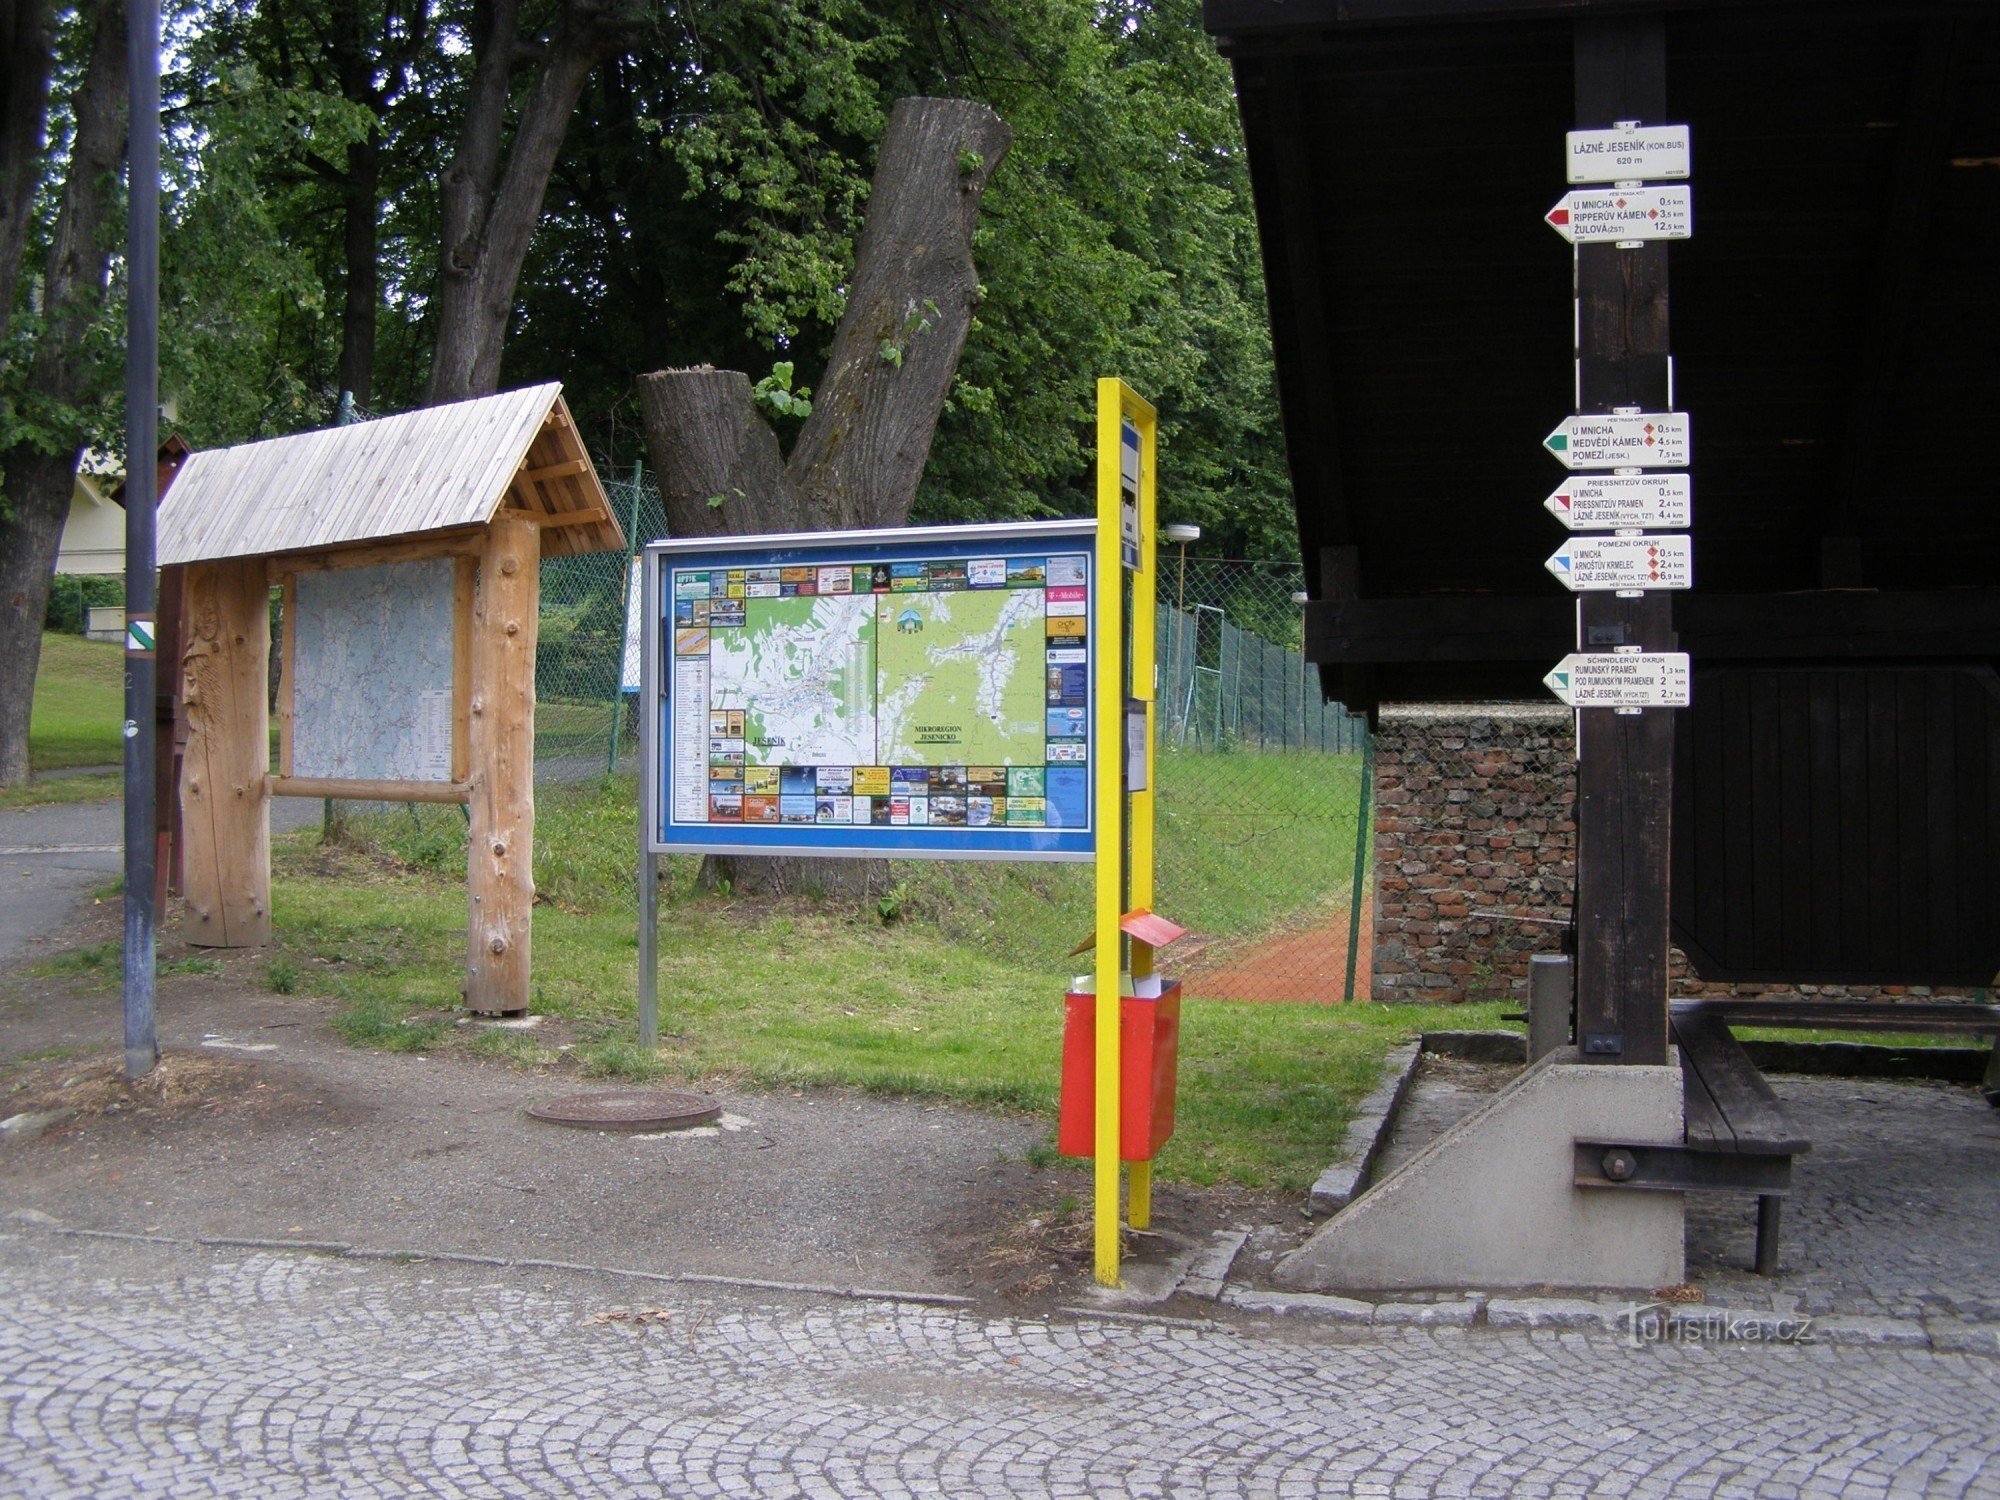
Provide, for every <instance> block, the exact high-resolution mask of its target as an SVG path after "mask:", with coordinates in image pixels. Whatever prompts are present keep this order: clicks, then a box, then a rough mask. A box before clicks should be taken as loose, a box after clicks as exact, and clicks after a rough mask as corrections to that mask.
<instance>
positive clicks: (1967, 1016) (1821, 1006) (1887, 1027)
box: [1674, 999, 2000, 1109]
mask: <svg viewBox="0 0 2000 1500" xmlns="http://www.w3.org/2000/svg"><path fill="white" fill-rule="evenodd" d="M1674 1015H1675V1017H1676V1018H1679V1017H1681V1016H1686V1015H1706V1016H1713V1017H1715V1018H1716V1019H1718V1020H1720V1021H1722V1022H1724V1023H1725V1024H1727V1025H1731V1026H1770V1027H1796V1028H1800V1029H1810V1030H1821V1029H1824V1030H1827V1031H1887V1032H1894V1033H1898V1034H1900V1033H1906V1032H1925V1033H1932V1034H1937V1033H1950V1034H1956V1035H1960V1036H1975V1037H1976V1036H1991V1037H1993V1038H1995V1041H1994V1044H1993V1048H1992V1050H1991V1051H1990V1052H1989V1053H1988V1054H1987V1058H1986V1077H1985V1079H1984V1080H1983V1081H1982V1082H1981V1083H1980V1085H1979V1091H1980V1092H1981V1093H1982V1094H1984V1095H1985V1096H1986V1102H1987V1103H1988V1104H1991V1105H1992V1106H1994V1107H1995V1108H1996V1109H2000V1005H1986V1004H1976V1003H1973V1002H1970V1001H1963V1000H1928V1001H1897V1002H1894V1003H1886V1002H1883V1001H1876V1000H1764V999H1757V1000H1678V1001H1675V1002H1674Z"/></svg>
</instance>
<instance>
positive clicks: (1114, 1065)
mask: <svg viewBox="0 0 2000 1500" xmlns="http://www.w3.org/2000/svg"><path fill="white" fill-rule="evenodd" d="M1123 386H1124V382H1123V381H1120V380H1099V381H1098V382H1097V552H1096V557H1097V567H1096V570H1095V571H1096V575H1097V576H1096V577H1095V578H1093V579H1092V580H1091V591H1092V593H1093V594H1094V595H1095V596H1096V597H1095V598H1094V599H1093V600H1092V601H1091V603H1092V616H1093V624H1092V629H1091V632H1090V646H1091V653H1092V657H1091V661H1092V667H1091V670H1092V677H1093V681H1092V683H1091V703H1092V705H1093V713H1094V714H1095V719H1096V721H1095V723H1093V724H1092V725H1091V736H1092V739H1093V740H1094V742H1095V743H1094V746H1093V749H1092V754H1093V755H1094V757H1095V761H1096V766H1095V770H1096V775H1095V786H1094V789H1093V790H1094V798H1095V805H1094V807H1093V813H1094V816H1093V817H1092V819H1091V821H1092V822H1093V823H1094V824H1095V825H1096V829H1097V859H1096V870H1097V921H1096V945H1095V948H1094V950H1093V951H1094V952H1095V955H1096V975H1097V982H1096V991H1097V999H1096V1016H1095V1022H1096V1025H1095V1035H1094V1042H1095V1048H1094V1050H1095V1053H1096V1058H1095V1072H1096V1078H1095V1094H1096V1098H1095V1100H1094V1103H1095V1106H1096V1108H1095V1110H1094V1112H1093V1113H1094V1115H1095V1119H1094V1120H1093V1121H1092V1124H1093V1126H1094V1131H1093V1138H1092V1158H1093V1160H1092V1166H1093V1168H1094V1177H1095V1189H1096V1191H1095V1195H1094V1197H1095V1201H1094V1224H1093V1227H1094V1230H1095V1235H1094V1244H1095V1251H1096V1265H1097V1279H1098V1281H1099V1282H1100V1283H1101V1284H1103V1285H1105V1286H1116V1285H1118V1150H1119V1141H1118V1106H1119V1102H1120V1099H1121V1097H1122V1095H1121V1093H1120V1088H1119V1083H1120V1080H1119V1063H1120V1061H1121V1057H1120V1048H1119V1034H1118V1033H1119V1024H1118V1023H1119V1021H1120V1019H1121V1018H1122V1016H1123V1014H1124V1004H1123V1000H1122V998H1121V996H1120V993H1119V984H1118V978H1119V970H1120V968H1121V967H1122V965H1121V963H1120V961H1119V960H1120V957H1121V954H1120V946H1121V945H1120V937H1121V934H1120V932H1119V928H1118V919H1119V917H1120V916H1121V915H1122V914H1123V913H1122V912H1121V911H1120V909H1119V897H1120V895H1121V892H1120V889H1119V888H1120V886H1121V885H1122V884H1123V882H1122V880H1121V878H1120V877H1121V876H1122V874H1123V873H1124V862H1125V827H1124V824H1125V819H1124V812H1125V808H1124V797H1123V787H1122V786H1121V784H1120V762H1121V761H1122V759H1123V754H1124V743H1125V733H1124V716H1125V702H1124V699H1125V693H1124V680H1123V679H1124V655H1125V653H1124V650H1123V643H1124V639H1125V621H1124V618H1123V614H1124V593H1125V589H1124V578H1123V576H1122V574H1121V569H1122V568H1123V562H1122V560H1121V558H1120V556H1119V553H1120V547H1119V525H1118V523H1119V510H1118V504H1119V502H1118V477H1119V471H1118V461H1119V451H1120V444H1121V443H1122V441H1123V438H1124V432H1123V428H1122V425H1121V422H1120V417H1121V414H1122V412H1123V409H1124V406H1123V402H1121V401H1120V400H1119V393H1120V391H1121V390H1122V388H1123Z"/></svg>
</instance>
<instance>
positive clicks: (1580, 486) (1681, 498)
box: [1542, 474, 1694, 531]
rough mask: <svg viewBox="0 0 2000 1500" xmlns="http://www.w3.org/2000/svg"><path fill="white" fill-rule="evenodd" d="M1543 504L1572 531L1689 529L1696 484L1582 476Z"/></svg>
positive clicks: (1680, 477) (1680, 478)
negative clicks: (1676, 527)
mask: <svg viewBox="0 0 2000 1500" xmlns="http://www.w3.org/2000/svg"><path fill="white" fill-rule="evenodd" d="M1542 504H1544V505H1546V506H1547V507H1548V508H1549V512H1550V514H1552V515H1553V516H1554V517H1555V518H1556V519H1557V520H1558V521H1560V522H1562V523H1563V525H1565V526H1567V527H1568V528H1569V529H1570V530H1571V531H1626V530H1638V529H1640V528H1642V527H1647V526H1667V527H1675V526H1691V525H1693V524H1694V481H1693V480H1692V479H1690V478H1688V476H1687V475H1685V474H1579V475H1577V476H1576V477H1575V478H1574V479H1565V480H1564V481H1563V483H1562V488H1561V489H1559V490H1557V491H1556V492H1555V493H1554V494H1553V495H1551V496H1549V498H1548V499H1546V500H1544V501H1543V502H1542Z"/></svg>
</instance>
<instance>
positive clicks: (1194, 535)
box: [1160, 521, 1201, 744]
mask: <svg viewBox="0 0 2000 1500" xmlns="http://www.w3.org/2000/svg"><path fill="white" fill-rule="evenodd" d="M1160 535H1161V536H1163V537H1165V538H1166V539H1167V540H1168V541H1170V542H1172V543H1174V544H1175V545H1176V546H1178V547H1179V548H1180V549H1181V570H1180V577H1179V578H1178V579H1177V580H1176V581H1175V583H1174V634H1173V648H1174V649H1173V663H1174V664H1173V669H1172V673H1171V675H1170V676H1169V678H1168V681H1169V682H1170V683H1172V684H1173V688H1172V690H1173V691H1175V692H1178V691H1179V686H1180V680H1181V667H1182V665H1183V663H1182V661H1181V628H1182V627H1181V621H1182V620H1183V619H1184V618H1185V617H1186V614H1187V549H1188V543H1189V542H1198V541H1200V540H1201V528H1200V527H1199V526H1194V525H1190V524H1189V523H1188V522H1186V521H1176V522H1175V523H1174V524H1173V525H1171V526H1163V527H1161V528H1160ZM1192 674H1193V668H1192V666H1190V667H1189V678H1188V680H1189V682H1192V681H1193V680H1194V679H1193V675H1192ZM1178 717H1179V719H1180V721H1181V742H1182V743H1183V744H1185V743H1186V741H1187V709H1186V707H1184V706H1183V707H1180V708H1179V713H1178Z"/></svg>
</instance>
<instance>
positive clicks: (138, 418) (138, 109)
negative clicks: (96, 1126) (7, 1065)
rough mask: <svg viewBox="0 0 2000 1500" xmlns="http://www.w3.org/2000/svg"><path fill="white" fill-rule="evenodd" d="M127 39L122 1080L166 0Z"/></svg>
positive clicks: (135, 1050)
mask: <svg viewBox="0 0 2000 1500" xmlns="http://www.w3.org/2000/svg"><path fill="white" fill-rule="evenodd" d="M125 42H126V50H127V54H128V58H129V62H130V74H131V81H130V93H129V96H128V97H129V101H130V118H131V138H130V146H129V151H128V163H129V177H130V183H129V191H128V193H127V196H126V208H125V235H126V274H127V277H128V283H127V295H126V301H125V1076H126V1077H128V1078H141V1077H144V1076H145V1075H146V1074H148V1073H150V1072H152V1071H153V1068H154V1067H155V1066H156V1065H157V1064H158V1063H159V1060H160V1043H159V1034H158V1031H157V1029H156V1027H155V1022H154V1015H153V980H154V951H153V948H154V938H153V921H154V916H155V913H154V911H153V895H154V893H153V879H154V875H155V873H156V866H157V861H158V855H159V849H158V845H157V843H156V842H155V839H154V829H153V808H154V788H153V770H154V763H155V740H156V738H157V736H156V735H155V734H154V733H153V719H154V705H153V687H154V682H155V679H156V678H157V676H158V671H157V665H158V662H157V652H156V651H155V649H154V632H155V628H156V620H155V615H156V612H157V610H158V608H159V592H160V589H159V579H158V578H157V577H156V576H155V574H154V572H153V559H154V555H155V547H154V533H153V512H154V508H155V506H156V505H157V503H158V500H159V493H158V491H159V469H158V454H159V448H160V437H159V428H158V424H159V408H160V399H159V386H160V11H159V4H158V0H132V5H131V8H130V10H129V11H128V12H127V13H126V22H125ZM142 728H143V730H144V732H143V733H142V732H141V730H142Z"/></svg>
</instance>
